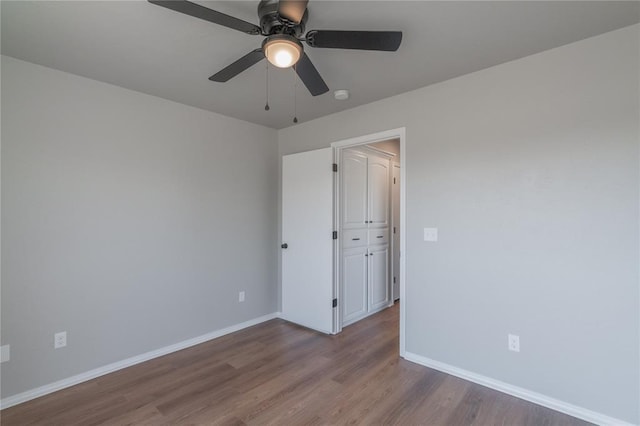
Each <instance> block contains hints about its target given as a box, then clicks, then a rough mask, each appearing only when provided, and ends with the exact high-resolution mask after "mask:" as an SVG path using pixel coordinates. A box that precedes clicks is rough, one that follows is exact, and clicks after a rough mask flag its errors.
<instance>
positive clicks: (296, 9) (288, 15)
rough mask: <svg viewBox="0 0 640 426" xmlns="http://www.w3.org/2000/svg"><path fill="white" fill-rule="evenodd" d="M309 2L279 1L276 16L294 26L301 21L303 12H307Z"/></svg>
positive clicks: (305, 0)
mask: <svg viewBox="0 0 640 426" xmlns="http://www.w3.org/2000/svg"><path fill="white" fill-rule="evenodd" d="M307 3H309V0H280V1H279V2H278V15H280V17H281V18H284V19H286V20H287V21H290V22H292V23H294V24H299V23H300V21H302V17H303V16H304V12H305V11H306V10H307Z"/></svg>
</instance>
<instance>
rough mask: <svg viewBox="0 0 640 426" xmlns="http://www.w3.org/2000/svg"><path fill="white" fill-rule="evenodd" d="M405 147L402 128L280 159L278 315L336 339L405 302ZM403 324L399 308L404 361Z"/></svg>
mask: <svg viewBox="0 0 640 426" xmlns="http://www.w3.org/2000/svg"><path fill="white" fill-rule="evenodd" d="M405 145H406V143H405V129H404V128H400V129H394V130H389V131H385V132H380V133H376V134H373V135H368V136H362V137H358V138H354V139H349V140H345V141H340V142H334V143H333V144H331V147H330V148H322V149H317V150H314V151H306V152H301V153H297V154H289V155H285V156H284V157H283V159H282V160H283V161H282V240H281V256H282V257H281V259H282V281H281V282H282V287H281V288H282V299H281V300H282V310H281V313H280V317H281V318H283V319H286V320H288V321H291V322H294V323H297V324H300V325H303V326H305V327H309V328H312V329H315V330H318V331H321V332H323V333H328V334H337V333H339V332H340V331H342V327H343V325H345V326H346V325H348V324H351V323H353V322H356V321H358V320H360V319H362V318H364V317H365V316H368V315H370V314H372V313H374V312H377V311H379V310H382V309H385V308H386V307H388V306H391V305H393V304H394V302H395V301H396V300H398V299H400V300H401V301H402V300H403V299H404V294H405V286H404V280H405V278H404V277H405V265H404V263H405V260H404V259H405V256H404V251H405V250H404V247H405V223H406V219H405V213H404V206H405V187H406V179H405V176H406V171H405V167H404V163H405V157H406V155H405ZM345 159H346V160H345ZM344 161H347V162H348V163H349V164H345V163H344ZM331 163H333V166H332V165H331ZM346 174H349V176H347V180H348V181H349V182H348V185H347V187H346V191H345V189H344V188H342V187H341V182H342V181H343V176H345V175H346ZM349 179H350V180H349ZM343 193H344V194H343ZM345 194H346V195H345ZM351 195H353V198H351ZM345 197H346V198H345ZM345 209H346V210H345ZM353 283H355V284H353ZM352 284H353V285H352ZM394 284H395V285H394ZM404 327H405V304H404V303H401V304H400V355H401V356H404V335H405V334H404Z"/></svg>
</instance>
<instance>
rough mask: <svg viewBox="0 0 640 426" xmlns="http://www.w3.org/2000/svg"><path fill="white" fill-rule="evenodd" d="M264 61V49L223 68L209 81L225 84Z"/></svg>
mask: <svg viewBox="0 0 640 426" xmlns="http://www.w3.org/2000/svg"><path fill="white" fill-rule="evenodd" d="M263 59H264V53H263V52H262V49H256V50H252V51H251V52H249V53H247V54H246V55H244V56H243V57H242V58H240V59H238V60H237V61H235V62H234V63H232V64H231V65H229V66H228V67H226V68H223V69H222V70H220V71H218V72H217V73H215V74H214V75H212V76H211V77H209V80H211V81H217V82H220V83H224V82H225V81H229V80H230V79H232V78H233V77H235V76H236V75H238V74H240V73H241V72H242V71H244V70H246V69H248V68H250V67H251V66H252V65H255V64H257V63H258V62H260V61H261V60H263Z"/></svg>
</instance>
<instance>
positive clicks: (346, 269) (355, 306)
mask: <svg viewBox="0 0 640 426" xmlns="http://www.w3.org/2000/svg"><path fill="white" fill-rule="evenodd" d="M367 258H368V248H367V247H359V248H352V249H345V250H344V251H343V254H342V301H341V302H340V303H341V305H342V324H343V325H347V324H349V323H351V322H353V321H355V320H357V319H360V318H362V317H363V316H364V315H365V314H366V313H367Z"/></svg>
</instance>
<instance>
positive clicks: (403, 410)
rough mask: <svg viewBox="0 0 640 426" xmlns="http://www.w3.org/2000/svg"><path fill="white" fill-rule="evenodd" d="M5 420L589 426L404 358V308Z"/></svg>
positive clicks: (231, 344) (227, 347) (229, 345)
mask: <svg viewBox="0 0 640 426" xmlns="http://www.w3.org/2000/svg"><path fill="white" fill-rule="evenodd" d="M1 423H2V425H3V426H4V425H6V426H9V425H30V424H46V425H74V424H79V425H97V424H103V425H128V424H136V425H137V424H143V425H165V424H170V425H182V424H184V425H190V424H202V425H205V424H207V425H223V424H224V425H243V424H248V425H265V424H273V425H301V424H305V425H316V424H317V425H321V424H363V425H373V424H398V425H418V424H420V425H447V426H448V425H510V426H514V425H536V426H537V425H586V424H587V423H585V422H582V421H580V420H577V419H575V418H572V417H569V416H567V415H564V414H561V413H557V412H554V411H552V410H549V409H546V408H543V407H540V406H538V405H535V404H531V403H529V402H526V401H523V400H520V399H517V398H514V397H511V396H508V395H505V394H502V393H500V392H496V391H493V390H490V389H488V388H485V387H482V386H479V385H475V384H473V383H469V382H466V381H464V380H462V379H458V378H456V377H453V376H449V375H447V374H444V373H441V372H438V371H435V370H431V369H429V368H425V367H422V366H419V365H417V364H413V363H411V362H408V361H405V360H403V359H401V358H399V356H398V305H396V306H394V307H393V308H390V309H387V310H385V311H383V312H381V313H379V314H376V315H374V316H372V317H369V318H367V319H365V320H363V321H360V322H359V323H356V324H354V325H351V326H349V327H346V328H345V329H344V331H343V332H342V333H341V334H340V335H337V336H326V335H322V334H319V333H316V332H314V331H311V330H308V329H305V328H302V327H298V326H296V325H293V324H290V323H287V322H285V321H282V320H272V321H269V322H266V323H263V324H260V325H257V326H254V327H251V328H248V329H245V330H243V331H239V332H237V333H234V334H231V335H227V336H224V337H221V338H219V339H216V340H213V341H210V342H207V343H203V344H201V345H198V346H194V347H192V348H189V349H185V350H182V351H180V352H176V353H173V354H170V355H166V356H163V357H161V358H157V359H154V360H151V361H148V362H145V363H143V364H139V365H136V366H133V367H129V368H127V369H124V370H120V371H117V372H114V373H111V374H109V375H106V376H103V377H100V378H97V379H94V380H91V381H89V382H85V383H82V384H79V385H76V386H74V387H71V388H68V389H64V390H62V391H59V392H56V393H53V394H50V395H47V396H44V397H41V398H38V399H35V400H33V401H29V402H26V403H24V404H21V405H17V406H15V407H11V408H8V409H6V410H3V411H2V412H1Z"/></svg>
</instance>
